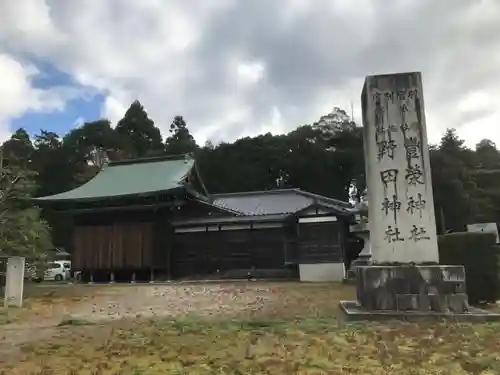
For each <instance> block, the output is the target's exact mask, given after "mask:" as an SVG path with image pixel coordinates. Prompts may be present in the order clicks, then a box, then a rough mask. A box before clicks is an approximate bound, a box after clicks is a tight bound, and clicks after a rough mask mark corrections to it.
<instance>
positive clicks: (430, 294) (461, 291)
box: [356, 265, 469, 313]
mask: <svg viewBox="0 0 500 375" xmlns="http://www.w3.org/2000/svg"><path fill="white" fill-rule="evenodd" d="M357 272H358V273H357V279H356V290H357V297H358V302H359V304H360V306H361V307H362V308H363V309H365V310H368V311H384V310H385V311H387V310H393V311H418V312H435V313H449V312H454V313H466V312H468V310H469V306H468V303H467V294H466V288H465V269H464V267H463V266H441V265H396V266H392V265H391V266H380V265H374V266H361V267H358V269H357Z"/></svg>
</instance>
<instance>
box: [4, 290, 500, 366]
mask: <svg viewBox="0 0 500 375" xmlns="http://www.w3.org/2000/svg"><path fill="white" fill-rule="evenodd" d="M168 288H171V287H168ZM179 288H181V287H179ZM182 288H186V287H182ZM230 288H232V290H233V291H232V292H231V291H230ZM68 290H69V289H68ZM68 290H66V291H61V293H62V296H58V295H57V291H55V292H54V294H52V298H53V301H56V300H57V301H59V302H62V301H66V300H69V301H67V302H66V303H68V304H71V303H72V302H75V303H76V302H78V298H82V299H83V301H84V302H83V303H87V302H85V301H86V300H85V299H86V298H89V297H88V292H89V290H91V289H90V288H87V289H85V288H84V290H85V291H83V292H82V290H81V289H78V292H77V289H75V290H74V292H76V293H77V294H76V296H75V295H71V294H70V293H69V292H68ZM192 292H193V288H191V289H190V293H192ZM65 293H66V294H65ZM78 293H80V294H78ZM119 293H122V294H123V296H125V295H126V294H127V293H135V292H134V291H133V289H132V288H128V287H122V289H121V291H120V292H119ZM214 293H215V292H214ZM216 293H229V297H228V299H220V300H218V301H219V303H220V306H218V308H217V309H215V310H210V312H211V313H210V314H206V313H203V314H202V313H198V312H197V311H196V310H191V311H190V312H188V313H182V314H178V315H177V316H170V317H166V316H156V317H153V318H145V317H142V316H138V317H136V318H123V319H117V320H113V321H102V320H96V319H94V320H92V319H89V320H85V319H70V318H68V317H66V318H64V319H63V318H61V319H60V320H59V323H60V326H59V327H53V330H54V332H53V334H52V335H51V336H50V337H48V338H45V339H41V340H32V341H29V342H24V343H23V344H22V345H20V346H21V351H20V353H19V354H18V355H16V357H15V361H14V360H10V361H6V362H5V363H4V364H3V365H2V366H3V373H4V374H9V375H17V374H45V375H49V374H57V375H63V374H130V375H132V374H134V375H139V374H150V375H153V374H363V375H369V374H384V375H385V374H398V375H399V374H450V375H452V374H453V375H461V374H483V375H486V374H491V375H493V374H500V340H499V337H500V324H496V323H495V324H492V323H490V324H463V323H462V324H458V323H451V322H442V323H436V322H420V323H418V324H416V323H402V322H389V323H370V322H368V323H347V322H345V321H344V320H343V319H342V317H341V315H340V314H339V311H338V309H337V304H338V301H339V300H340V299H345V298H353V289H352V288H351V287H347V286H340V285H325V284H323V285H309V284H297V283H280V284H277V283H274V284H264V283H262V284H260V286H258V287H255V286H251V287H248V288H247V287H241V286H236V284H234V285H233V286H228V287H226V288H224V289H223V290H222V291H216ZM230 293H233V294H230ZM173 295H174V294H165V295H163V294H162V296H165V297H167V299H168V300H169V301H170V302H171V300H172V299H173V298H174V297H172V296H173ZM175 295H176V296H185V295H186V293H184V292H183V293H179V292H178V291H176V293H175ZM241 296H245V298H247V297H251V298H249V299H248V300H247V299H244V300H243V299H241V298H242V297H241ZM259 296H260V297H259ZM131 297H133V298H135V299H137V298H138V297H137V294H134V296H132V295H131ZM120 298H122V297H120ZM162 298H163V297H162ZM176 298H179V300H178V301H174V302H175V303H176V304H177V303H179V304H181V303H183V302H185V301H186V297H182V298H181V297H176ZM196 298H198V297H196ZM212 298H214V297H213V295H212V294H210V295H209V299H212ZM238 298H240V299H241V300H238ZM259 298H260V299H259ZM216 299H217V298H216ZM27 300H28V307H27V308H26V310H27V312H26V315H24V316H23V319H28V320H29V319H30V318H29V310H30V309H34V310H33V311H39V310H40V309H41V306H43V305H44V304H46V303H49V302H48V300H49V298H48V297H47V296H45V297H44V295H43V293H42V294H41V295H36V293H35V294H34V295H33V297H29V298H28V299H27ZM232 300H234V301H235V302H234V303H235V304H239V305H238V306H239V308H238V309H232V308H231V306H230V305H229V304H228V303H227V301H232ZM71 301H72V302H71ZM121 301H124V300H121ZM146 301H147V300H146V299H144V300H143V301H141V303H146ZM238 301H239V302H238ZM51 303H54V302H51ZM78 303H81V302H78ZM90 303H94V304H95V303H97V302H95V301H94V302H92V300H90ZM189 304H192V302H191V300H189ZM82 306H83V305H82ZM155 306H157V308H159V307H158V306H159V305H155ZM240 307H241V308H240ZM200 311H201V310H200ZM36 316H40V315H36ZM89 318H91V316H89ZM8 326H9V325H8V324H7V325H4V326H0V331H1V329H2V327H8ZM0 373H2V372H1V370H0Z"/></svg>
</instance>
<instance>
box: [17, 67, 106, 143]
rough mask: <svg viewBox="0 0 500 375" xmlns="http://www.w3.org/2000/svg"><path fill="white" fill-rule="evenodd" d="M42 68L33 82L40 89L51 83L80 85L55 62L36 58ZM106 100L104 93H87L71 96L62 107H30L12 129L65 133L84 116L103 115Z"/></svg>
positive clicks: (95, 116) (94, 116) (99, 116)
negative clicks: (37, 110)
mask: <svg viewBox="0 0 500 375" xmlns="http://www.w3.org/2000/svg"><path fill="white" fill-rule="evenodd" d="M32 62H33V63H34V64H36V67H37V68H38V69H39V70H40V74H39V75H38V76H36V77H35V78H34V79H33V86H34V87H36V88H40V89H45V90H46V89H49V88H51V87H78V86H79V85H78V84H77V83H76V82H75V81H74V79H73V78H72V77H71V76H70V75H69V74H66V73H64V72H61V71H60V70H58V69H56V68H55V67H54V66H53V65H50V64H47V63H44V62H40V61H32ZM103 103H104V96H103V95H100V94H98V95H93V96H92V95H90V94H89V95H88V96H87V95H86V97H85V98H79V99H76V100H70V101H69V102H67V103H66V107H65V108H64V109H63V110H62V111H54V112H36V111H28V112H26V113H25V114H24V115H23V116H21V117H19V118H16V119H13V120H12V121H11V124H10V130H11V131H15V130H17V129H19V128H24V129H26V130H27V131H28V133H29V134H30V135H35V134H39V133H40V129H43V130H48V131H52V132H55V133H57V134H59V135H61V136H62V135H64V134H65V133H67V132H68V131H69V130H71V129H73V128H74V127H75V126H76V123H77V122H78V121H79V120H80V119H81V120H83V121H85V122H87V121H95V120H99V119H100V118H101V113H100V112H101V107H102V104H103Z"/></svg>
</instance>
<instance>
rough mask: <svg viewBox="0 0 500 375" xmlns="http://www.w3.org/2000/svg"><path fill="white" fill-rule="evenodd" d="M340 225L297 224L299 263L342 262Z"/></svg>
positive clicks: (332, 223) (336, 223)
mask: <svg viewBox="0 0 500 375" xmlns="http://www.w3.org/2000/svg"><path fill="white" fill-rule="evenodd" d="M341 229H342V224H341V223H339V222H326V223H304V224H299V229H298V233H299V235H298V237H299V238H298V247H299V249H298V252H299V259H300V263H305V264H307V263H336V262H343V258H344V255H343V240H342V230H341Z"/></svg>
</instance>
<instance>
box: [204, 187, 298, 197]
mask: <svg viewBox="0 0 500 375" xmlns="http://www.w3.org/2000/svg"><path fill="white" fill-rule="evenodd" d="M293 191H297V189H295V188H287V189H271V190H254V191H237V192H233V193H219V194H211V196H212V197H213V198H222V197H237V196H242V195H261V194H279V193H285V192H293Z"/></svg>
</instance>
